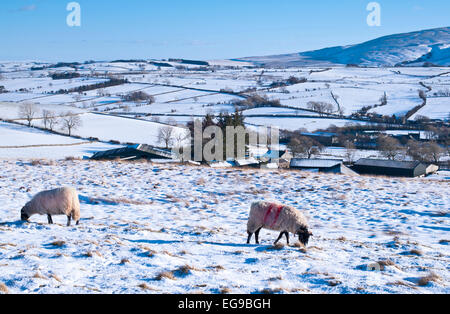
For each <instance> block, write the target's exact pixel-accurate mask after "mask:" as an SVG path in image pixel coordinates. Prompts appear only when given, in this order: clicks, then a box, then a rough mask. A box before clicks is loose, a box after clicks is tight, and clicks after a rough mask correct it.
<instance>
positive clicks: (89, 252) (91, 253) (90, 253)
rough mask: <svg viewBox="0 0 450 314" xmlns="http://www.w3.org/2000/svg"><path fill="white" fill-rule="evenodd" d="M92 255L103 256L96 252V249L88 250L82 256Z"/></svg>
mask: <svg viewBox="0 0 450 314" xmlns="http://www.w3.org/2000/svg"><path fill="white" fill-rule="evenodd" d="M94 255H95V256H98V257H103V256H102V254H101V253H100V252H97V251H88V252H86V253H84V254H83V256H84V257H94Z"/></svg>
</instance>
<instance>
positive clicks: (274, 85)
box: [270, 76, 308, 88]
mask: <svg viewBox="0 0 450 314" xmlns="http://www.w3.org/2000/svg"><path fill="white" fill-rule="evenodd" d="M306 82H308V79H307V78H304V77H302V78H298V77H295V76H290V77H289V78H288V79H287V80H285V81H277V82H273V83H272V84H270V88H277V87H284V86H291V85H296V84H302V83H306Z"/></svg>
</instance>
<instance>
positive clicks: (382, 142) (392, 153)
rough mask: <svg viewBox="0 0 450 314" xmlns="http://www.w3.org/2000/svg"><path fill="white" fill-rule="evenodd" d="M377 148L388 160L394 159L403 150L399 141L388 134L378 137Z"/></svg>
mask: <svg viewBox="0 0 450 314" xmlns="http://www.w3.org/2000/svg"><path fill="white" fill-rule="evenodd" d="M378 148H379V149H380V151H381V153H382V155H383V156H384V157H386V158H388V159H389V160H395V159H396V158H397V157H398V156H399V155H400V154H401V152H402V150H403V149H402V146H401V144H400V142H399V141H398V140H396V139H395V138H393V137H389V136H380V137H379V138H378Z"/></svg>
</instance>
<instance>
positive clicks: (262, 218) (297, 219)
mask: <svg viewBox="0 0 450 314" xmlns="http://www.w3.org/2000/svg"><path fill="white" fill-rule="evenodd" d="M263 228H264V229H269V230H274V231H281V233H280V236H279V237H278V239H277V241H275V244H277V243H278V241H280V240H281V238H282V237H283V235H286V239H287V243H288V245H289V232H291V233H293V234H297V235H298V239H299V241H300V242H301V243H302V244H303V245H307V244H308V242H309V238H310V237H311V236H312V233H311V232H309V230H308V223H307V221H306V218H305V217H304V216H303V214H302V213H301V212H299V211H298V210H296V209H295V208H293V207H291V206H285V205H282V204H279V203H273V202H255V203H253V204H252V206H251V210H250V217H249V219H248V224H247V232H248V240H247V243H248V244H250V240H251V239H252V236H253V233H255V236H256V244H259V232H260V231H261V229H263Z"/></svg>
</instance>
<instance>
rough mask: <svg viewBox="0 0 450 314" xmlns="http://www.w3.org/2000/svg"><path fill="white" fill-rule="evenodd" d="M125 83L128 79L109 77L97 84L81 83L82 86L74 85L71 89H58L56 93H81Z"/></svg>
mask: <svg viewBox="0 0 450 314" xmlns="http://www.w3.org/2000/svg"><path fill="white" fill-rule="evenodd" d="M126 83H128V80H126V79H116V78H111V79H109V81H106V82H103V83H97V84H92V85H83V86H78V87H75V88H72V89H60V90H59V91H57V92H56V93H57V94H69V93H83V92H87V91H91V90H95V89H102V88H106V87H111V86H118V85H123V84H126Z"/></svg>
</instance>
